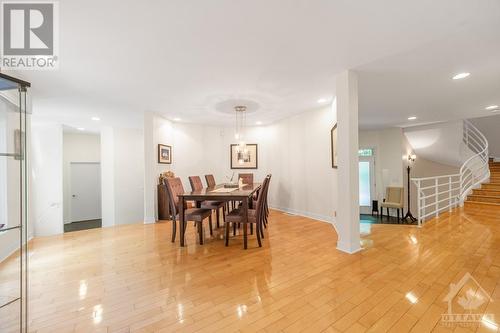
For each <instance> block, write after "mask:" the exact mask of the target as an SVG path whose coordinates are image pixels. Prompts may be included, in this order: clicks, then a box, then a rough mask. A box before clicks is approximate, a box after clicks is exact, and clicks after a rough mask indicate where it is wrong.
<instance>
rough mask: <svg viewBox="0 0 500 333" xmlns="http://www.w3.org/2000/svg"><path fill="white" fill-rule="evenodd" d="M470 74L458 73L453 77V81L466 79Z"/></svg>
mask: <svg viewBox="0 0 500 333" xmlns="http://www.w3.org/2000/svg"><path fill="white" fill-rule="evenodd" d="M469 75H470V73H458V74H456V75H455V76H454V77H453V80H460V79H465V78H466V77H467V76H469Z"/></svg>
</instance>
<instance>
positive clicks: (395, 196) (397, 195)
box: [385, 187, 404, 204]
mask: <svg viewBox="0 0 500 333" xmlns="http://www.w3.org/2000/svg"><path fill="white" fill-rule="evenodd" d="M403 196H404V189H403V188H402V187H388V188H387V189H386V198H385V201H386V202H395V203H399V204H403Z"/></svg>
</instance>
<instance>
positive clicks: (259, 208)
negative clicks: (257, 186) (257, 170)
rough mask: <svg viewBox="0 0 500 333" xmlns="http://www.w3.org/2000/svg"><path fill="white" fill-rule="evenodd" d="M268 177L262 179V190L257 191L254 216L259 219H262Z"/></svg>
mask: <svg viewBox="0 0 500 333" xmlns="http://www.w3.org/2000/svg"><path fill="white" fill-rule="evenodd" d="M269 180H270V178H269V177H266V178H264V182H263V183H262V188H261V190H260V191H259V196H258V197H257V207H256V208H255V209H256V210H257V212H256V214H257V216H258V217H259V218H261V217H262V214H263V213H264V212H263V209H264V200H265V199H266V191H267V187H268V185H269Z"/></svg>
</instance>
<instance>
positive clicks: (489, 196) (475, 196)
mask: <svg viewBox="0 0 500 333" xmlns="http://www.w3.org/2000/svg"><path fill="white" fill-rule="evenodd" d="M469 197H474V198H495V199H500V197H499V196H498V195H484V194H469Z"/></svg>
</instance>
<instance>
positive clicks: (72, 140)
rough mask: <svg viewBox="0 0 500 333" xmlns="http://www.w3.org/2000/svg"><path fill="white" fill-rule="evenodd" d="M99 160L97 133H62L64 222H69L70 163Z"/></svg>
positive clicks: (99, 143) (99, 146) (99, 147)
mask: <svg viewBox="0 0 500 333" xmlns="http://www.w3.org/2000/svg"><path fill="white" fill-rule="evenodd" d="M100 161H101V142H100V137H99V135H98V134H78V133H64V135H63V163H64V165H63V185H64V191H63V198H64V200H63V201H64V204H63V206H64V223H70V222H71V180H70V179H71V163H72V162H87V163H88V162H92V163H99V162H100Z"/></svg>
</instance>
